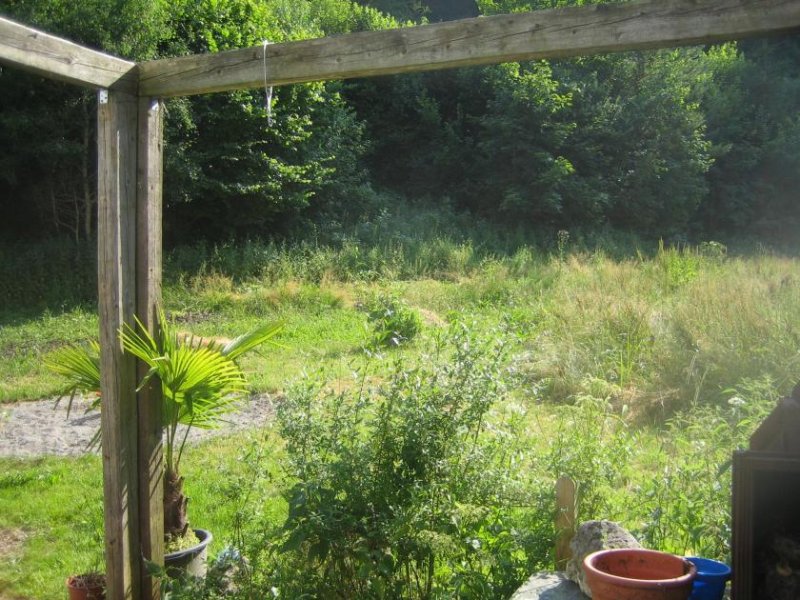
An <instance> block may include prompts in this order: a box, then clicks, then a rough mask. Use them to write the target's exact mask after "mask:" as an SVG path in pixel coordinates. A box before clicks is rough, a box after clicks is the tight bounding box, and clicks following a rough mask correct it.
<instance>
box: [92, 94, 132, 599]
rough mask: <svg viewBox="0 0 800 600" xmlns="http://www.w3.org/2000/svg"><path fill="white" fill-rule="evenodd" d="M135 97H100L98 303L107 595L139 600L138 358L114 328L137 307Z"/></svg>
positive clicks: (102, 95)
mask: <svg viewBox="0 0 800 600" xmlns="http://www.w3.org/2000/svg"><path fill="white" fill-rule="evenodd" d="M137 113H138V99H137V98H136V96H133V95H130V94H125V93H120V92H113V91H111V92H107V91H105V90H101V91H100V92H99V97H98V115H97V117H98V118H97V153H98V157H97V159H98V193H97V200H98V223H97V226H98V244H97V246H98V247H97V253H98V256H97V259H98V260H97V262H98V288H99V289H98V304H99V312H100V347H101V365H100V376H101V390H102V410H101V411H100V421H101V428H102V454H103V493H104V507H105V510H104V521H105V552H106V578H107V583H108V596H109V598H114V599H115V600H124V599H128V598H137V599H138V598H139V597H140V594H139V587H138V586H139V579H140V577H141V571H140V568H141V545H140V541H139V521H138V512H139V507H138V504H139V496H138V483H137V479H138V472H137V462H138V453H137V433H136V432H137V426H136V423H137V407H136V363H135V361H134V359H133V356H130V355H126V354H125V353H123V351H122V344H121V342H120V338H119V333H118V332H119V329H120V327H121V326H122V324H123V323H132V322H133V313H134V309H135V305H136V296H135V289H136V264H135V257H136V245H135V241H136V239H135V238H136V227H135V223H136V160H137V147H136V138H137V119H138V116H137Z"/></svg>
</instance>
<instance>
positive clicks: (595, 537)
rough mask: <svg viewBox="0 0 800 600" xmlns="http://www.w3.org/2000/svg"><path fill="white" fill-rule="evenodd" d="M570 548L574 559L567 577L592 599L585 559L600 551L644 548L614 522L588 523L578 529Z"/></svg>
mask: <svg viewBox="0 0 800 600" xmlns="http://www.w3.org/2000/svg"><path fill="white" fill-rule="evenodd" d="M569 547H570V550H572V558H570V559H569V562H568V563H567V569H566V574H567V577H568V578H569V579H571V580H572V581H574V582H575V583H577V584H578V585H579V586H580V588H581V590H582V591H583V593H584V594H586V595H587V596H589V597H590V598H591V597H592V592H591V590H590V589H589V586H588V585H587V584H586V581H585V580H584V574H583V559H584V558H586V556H588V555H589V554H591V553H592V552H597V551H598V550H611V549H613V548H641V547H642V546H641V545H640V544H639V542H637V541H636V538H635V537H633V536H632V535H631V534H630V533H629V532H628V530H627V529H625V528H624V527H622V526H621V525H618V524H617V523H614V522H613V521H586V522H585V523H581V526H580V527H578V530H577V531H576V532H575V536H574V537H573V538H572V541H571V542H570V543H569Z"/></svg>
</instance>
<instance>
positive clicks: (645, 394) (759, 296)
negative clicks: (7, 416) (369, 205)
mask: <svg viewBox="0 0 800 600" xmlns="http://www.w3.org/2000/svg"><path fill="white" fill-rule="evenodd" d="M415 219H417V220H416V221H415ZM401 221H402V223H405V225H401V224H400V222H401ZM91 256H92V252H91V249H86V248H75V247H74V246H73V245H70V244H68V243H66V242H63V243H61V242H58V243H57V242H53V243H52V244H51V245H50V246H45V245H37V246H35V247H34V246H30V247H25V246H22V245H17V246H14V247H11V246H5V247H3V248H0V259H2V260H0V296H2V298H1V299H2V306H3V307H4V308H3V310H2V314H1V316H0V324H1V325H2V329H0V353H2V355H3V357H4V360H3V361H2V362H1V363H0V399H2V401H3V402H4V403H10V402H15V401H23V400H29V399H35V398H47V397H53V396H55V395H56V394H57V393H58V390H59V386H60V382H59V381H58V380H57V379H56V378H55V377H54V376H53V375H51V374H49V373H48V372H47V371H46V370H44V368H43V366H42V364H43V361H44V359H46V358H47V356H48V355H49V354H50V353H52V352H54V351H55V350H56V349H57V348H59V347H62V346H64V345H66V344H72V343H81V342H82V341H84V340H86V339H88V338H89V337H91V336H92V335H94V333H95V331H96V329H97V319H96V310H95V307H94V302H93V298H92V295H93V286H94V283H93V278H92V275H91V273H92V272H93V269H94V265H93V264H92V259H91ZM797 267H798V264H797V260H796V259H795V258H792V257H786V256H780V255H775V254H771V253H769V252H766V251H763V250H762V251H751V252H748V253H743V254H734V253H733V252H729V251H728V250H727V249H726V248H725V247H724V246H723V245H721V244H718V243H705V244H700V245H698V246H691V247H690V246H680V247H665V246H664V245H663V244H661V245H658V244H656V243H652V244H648V243H644V242H637V240H635V239H632V238H621V237H619V236H616V237H614V236H611V235H606V236H597V235H595V236H592V235H588V234H584V233H582V232H580V231H572V232H568V231H562V232H559V233H558V234H557V235H551V236H549V237H548V236H547V235H543V236H542V237H540V238H538V239H536V238H528V239H515V238H514V236H504V237H499V236H493V235H491V234H489V233H486V232H484V234H483V235H481V234H480V233H478V232H476V234H475V235H473V236H471V237H470V238H469V239H466V238H459V237H457V236H455V235H449V234H448V233H447V232H445V231H444V230H442V229H437V224H436V219H435V218H434V216H433V215H431V214H417V215H416V216H414V215H404V216H403V217H402V219H400V220H399V221H397V222H395V221H391V220H390V219H388V218H387V219H386V220H385V221H383V222H376V223H371V224H367V225H364V226H363V227H361V228H360V229H359V230H358V231H353V232H352V234H350V235H348V236H343V237H342V238H341V239H339V240H336V241H331V242H326V243H322V242H304V243H299V244H297V245H276V244H266V243H261V242H257V241H252V242H248V243H240V244H237V245H217V246H207V245H197V246H193V247H181V248H178V249H176V250H173V251H172V252H170V253H169V254H168V257H167V261H166V281H165V304H166V309H167V312H168V314H169V315H170V317H171V318H172V319H173V320H174V321H176V322H178V323H179V324H180V327H181V328H184V329H185V330H186V331H187V332H191V333H194V334H198V335H201V336H221V337H233V336H235V335H237V334H238V333H241V332H242V331H244V330H245V329H247V328H249V327H250V326H252V325H254V324H256V323H257V322H260V321H263V320H275V319H280V320H282V321H284V322H285V323H286V327H285V330H284V332H283V334H282V335H281V338H280V340H279V341H280V346H279V347H277V348H271V349H269V350H267V351H264V352H262V354H261V355H260V356H256V357H254V358H250V359H248V362H246V363H245V366H246V368H247V371H248V373H249V378H250V381H251V384H252V388H253V391H254V392H269V393H272V394H274V395H275V396H276V398H277V403H276V404H277V414H276V415H275V416H274V418H271V419H269V420H268V421H267V422H264V423H258V424H256V425H257V427H256V428H254V429H253V431H252V432H251V433H249V434H248V435H244V436H242V435H239V436H236V437H221V438H217V439H215V440H213V441H210V442H206V443H204V444H202V445H199V446H196V447H193V448H191V449H190V450H189V451H188V456H187V457H186V458H185V459H184V464H185V468H184V470H185V475H186V479H187V487H188V493H189V495H190V496H191V501H190V518H191V520H192V522H193V524H194V525H195V526H202V527H208V528H210V529H212V530H213V531H214V535H215V542H214V546H213V551H212V554H214V555H215V556H216V557H217V558H218V559H219V560H220V561H223V562H224V561H229V562H230V561H233V562H237V560H238V559H237V557H238V556H239V555H240V554H242V555H244V556H246V557H247V560H248V566H246V567H245V566H242V565H239V566H240V568H239V570H238V575H237V581H236V584H237V589H238V591H237V592H236V594H235V597H242V598H265V597H272V596H279V597H283V598H300V597H304V598H305V597H318V598H337V597H340V598H350V597H358V598H398V597H402V598H448V597H460V598H506V597H508V596H509V595H510V594H511V593H512V592H513V590H514V589H515V588H516V587H517V586H519V584H520V583H521V582H522V581H523V580H524V578H525V577H526V576H527V575H528V574H530V573H531V572H534V571H536V570H541V569H549V568H552V565H553V556H552V551H553V545H554V538H555V531H554V527H553V518H554V483H555V480H556V478H557V477H558V476H560V475H563V474H566V475H569V476H571V477H573V478H574V479H575V480H576V481H577V482H578V484H579V493H580V497H579V507H578V508H579V513H580V518H581V519H589V518H610V519H614V520H618V521H620V522H621V523H623V524H624V525H625V526H626V527H628V528H629V529H630V530H632V531H633V532H634V533H635V535H637V537H639V538H640V539H641V540H642V542H643V543H644V544H645V545H647V546H649V547H653V548H658V549H662V550H666V551H671V552H675V553H679V554H684V553H691V554H700V555H705V556H709V557H715V558H721V559H726V557H727V556H728V553H729V543H730V520H729V519H730V517H729V495H730V469H729V461H730V457H731V452H732V451H733V450H734V449H736V448H737V447H742V446H744V445H746V443H747V438H748V436H749V434H750V433H751V432H752V430H753V429H754V427H756V426H757V424H758V423H759V422H760V420H761V419H762V418H763V417H764V416H765V415H766V414H767V413H768V412H769V411H770V410H771V408H772V406H773V405H774V402H775V400H776V399H777V398H779V397H780V395H781V394H785V393H787V392H788V391H789V390H790V389H791V387H792V386H793V384H795V383H796V381H797V379H798V375H797V373H798V368H799V366H800V365H799V364H798V363H800V355H799V354H798V348H800V281H799V280H798V277H797V275H796V273H797V272H798V268H797ZM2 410H3V408H2V405H0V412H1V411H2ZM1 426H2V425H0V427H1ZM0 467H1V468H0V506H2V507H3V509H2V510H1V511H0V538H1V539H3V540H4V542H7V543H4V544H3V548H2V549H0V558H2V560H0V596H3V597H6V596H8V597H12V598H57V597H61V596H62V595H63V581H64V579H65V578H66V576H67V575H69V574H71V573H75V572H78V571H84V570H87V569H91V568H94V567H99V566H101V565H102V495H101V494H102V492H101V485H100V481H101V468H100V461H99V459H98V458H97V457H96V456H87V457H84V458H80V459H62V458H42V459H36V460H17V459H1V460H0ZM223 549H225V550H224V551H223ZM212 572H216V571H214V570H212ZM220 585H222V584H220V581H219V578H217V577H210V578H209V579H208V580H207V582H206V583H205V584H191V583H189V584H187V583H183V584H182V583H180V582H172V583H170V584H168V586H169V588H170V593H171V594H172V597H177V598H180V597H186V598H201V597H208V598H214V597H218V596H219V595H220V594H221V592H220V587H219V586H220ZM236 595H238V596H236Z"/></svg>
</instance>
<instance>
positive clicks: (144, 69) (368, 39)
mask: <svg viewBox="0 0 800 600" xmlns="http://www.w3.org/2000/svg"><path fill="white" fill-rule="evenodd" d="M798 27H800V2H798V1H797V0H642V1H636V2H629V3H621V4H601V5H590V6H582V7H573V8H562V9H553V10H542V11H535V12H531V13H520V14H513V15H498V16H492V17H483V18H476V19H465V20H462V21H453V22H449V23H439V24H435V25H427V26H421V27H409V28H405V29H393V30H387V31H370V32H361V33H353V34H348V35H342V36H338V37H328V38H321V39H314V40H306V41H299V42H288V43H282V44H270V45H269V46H267V50H266V54H267V74H268V77H267V79H268V82H269V84H271V85H283V84H288V83H299V82H307V81H317V80H325V79H346V78H351V77H367V76H374V75H388V74H392V73H405V72H411V71H425V70H433V69H442V68H449V67H459V66H469V65H480V64H487V63H497V62H503V61H512V60H527V59H539V58H562V57H570V56H577V55H587V54H597V53H605V52H617V51H623V50H639V49H647V48H658V47H667V46H676V45H690V44H700V43H710V42H717V41H722V40H728V39H733V38H742V37H747V36H753V35H762V34H767V33H774V32H785V31H791V30H794V29H797V28H798ZM263 53H264V50H263V48H262V47H261V46H256V47H252V48H246V49H242V50H232V51H228V52H220V53H219V54H208V55H196V56H187V57H181V58H173V59H164V60H157V61H151V62H145V63H141V64H140V65H139V66H140V82H139V86H140V92H141V93H142V94H145V95H151V96H159V97H166V96H182V95H191V94H202V93H208V92H220V91H225V90H232V89H239V88H253V87H260V86H262V85H263V84H264V64H263Z"/></svg>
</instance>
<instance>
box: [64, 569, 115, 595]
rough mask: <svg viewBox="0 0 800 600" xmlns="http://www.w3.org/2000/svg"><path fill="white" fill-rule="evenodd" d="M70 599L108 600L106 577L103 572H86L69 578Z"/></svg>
mask: <svg viewBox="0 0 800 600" xmlns="http://www.w3.org/2000/svg"><path fill="white" fill-rule="evenodd" d="M66 585H67V593H68V598H69V600H106V577H105V575H103V574H102V573H84V574H83V575H73V576H72V577H68V578H67V582H66Z"/></svg>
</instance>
